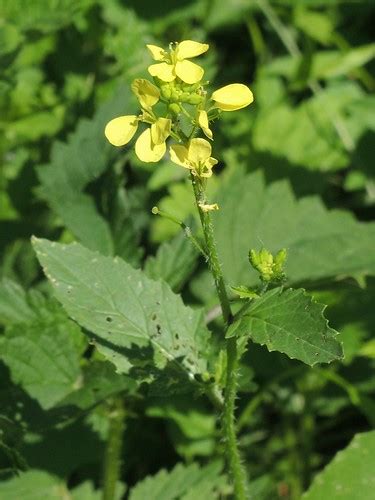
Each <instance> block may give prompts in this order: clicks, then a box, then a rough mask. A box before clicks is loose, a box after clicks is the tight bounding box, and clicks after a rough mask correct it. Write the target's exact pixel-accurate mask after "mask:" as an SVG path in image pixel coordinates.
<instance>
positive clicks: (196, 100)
mask: <svg viewBox="0 0 375 500" xmlns="http://www.w3.org/2000/svg"><path fill="white" fill-rule="evenodd" d="M202 100H203V97H202V96H201V95H199V94H191V95H190V96H189V98H188V99H187V102H188V103H189V104H194V105H196V104H200V103H201V102H202Z"/></svg>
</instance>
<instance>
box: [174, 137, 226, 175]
mask: <svg viewBox="0 0 375 500" xmlns="http://www.w3.org/2000/svg"><path fill="white" fill-rule="evenodd" d="M169 152H170V155H171V160H172V161H173V162H174V163H177V165H181V166H182V167H184V168H188V169H190V170H191V171H192V173H193V174H194V175H197V176H198V177H211V175H212V167H213V166H214V165H216V164H217V163H218V161H217V160H216V159H215V158H212V157H211V145H210V143H209V142H208V141H206V139H200V138H197V139H192V140H191V141H190V142H189V144H188V146H187V147H186V146H182V145H180V144H175V145H173V146H171V147H170V148H169Z"/></svg>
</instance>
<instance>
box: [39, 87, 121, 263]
mask: <svg viewBox="0 0 375 500" xmlns="http://www.w3.org/2000/svg"><path fill="white" fill-rule="evenodd" d="M126 102H127V96H126V94H124V92H119V93H118V95H116V96H115V97H114V98H113V99H112V100H111V101H110V102H108V103H107V104H105V105H103V106H102V107H101V108H100V109H99V111H98V112H97V113H96V115H95V116H94V118H93V119H92V120H86V119H84V120H81V121H80V122H79V125H78V127H77V129H76V130H75V132H74V133H73V134H72V135H71V136H70V137H69V139H68V141H67V143H61V142H55V143H54V145H53V148H52V153H51V161H50V163H49V164H48V165H43V166H41V167H39V168H38V169H37V173H38V177H39V181H40V183H41V189H40V193H41V196H42V197H43V198H44V199H45V200H46V201H47V202H48V204H49V205H50V207H51V208H52V210H53V211H54V212H55V213H56V214H57V215H58V216H59V217H60V219H61V220H62V221H63V222H64V224H65V225H66V227H67V228H68V229H70V231H71V232H72V233H73V234H74V236H75V237H76V238H77V239H78V240H80V241H81V242H82V243H83V244H85V245H86V246H88V247H89V248H92V249H94V250H99V251H100V252H102V253H104V254H112V253H113V241H112V236H111V231H110V228H109V225H108V223H107V221H106V220H105V219H104V218H103V217H102V216H101V215H100V214H99V212H98V210H97V208H96V206H95V202H94V199H93V198H92V197H90V196H89V195H88V194H86V193H84V189H85V188H86V186H87V185H88V184H89V183H90V182H92V181H94V180H96V179H97V178H98V177H99V176H100V175H101V174H102V173H103V172H104V171H105V170H106V168H107V167H108V165H109V161H110V159H111V157H112V155H113V151H112V150H111V147H110V145H109V144H108V141H107V140H106V138H105V136H104V132H103V131H104V126H105V124H106V122H107V121H108V120H109V119H110V118H113V116H114V115H116V114H118V113H119V110H121V109H125V108H124V103H126Z"/></svg>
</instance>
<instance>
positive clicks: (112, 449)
mask: <svg viewBox="0 0 375 500" xmlns="http://www.w3.org/2000/svg"><path fill="white" fill-rule="evenodd" d="M109 421H110V424H109V432H108V440H107V445H106V449H105V454H104V464H103V495H102V499H103V500H114V498H116V496H115V495H116V486H117V482H118V481H119V479H120V472H121V451H122V438H123V435H124V430H125V408H124V402H123V399H122V397H121V395H120V396H118V397H117V398H115V399H114V400H113V405H112V407H111V410H110V415H109Z"/></svg>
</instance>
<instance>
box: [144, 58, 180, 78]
mask: <svg viewBox="0 0 375 500" xmlns="http://www.w3.org/2000/svg"><path fill="white" fill-rule="evenodd" d="M148 72H149V73H150V75H151V76H157V77H158V78H160V80H163V82H172V81H173V80H174V79H175V78H176V75H175V73H174V68H173V65H172V64H167V63H165V62H164V63H159V64H151V66H149V67H148Z"/></svg>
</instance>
